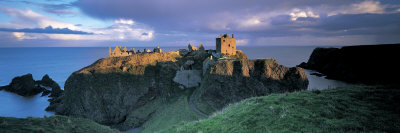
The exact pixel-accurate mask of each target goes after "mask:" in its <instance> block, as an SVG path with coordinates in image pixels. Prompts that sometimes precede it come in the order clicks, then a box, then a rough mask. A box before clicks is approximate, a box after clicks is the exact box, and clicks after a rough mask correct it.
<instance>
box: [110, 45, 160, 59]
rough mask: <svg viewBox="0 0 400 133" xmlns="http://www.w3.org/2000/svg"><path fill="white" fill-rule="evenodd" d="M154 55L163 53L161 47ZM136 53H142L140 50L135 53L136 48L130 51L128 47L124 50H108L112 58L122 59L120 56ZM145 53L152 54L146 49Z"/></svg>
mask: <svg viewBox="0 0 400 133" xmlns="http://www.w3.org/2000/svg"><path fill="white" fill-rule="evenodd" d="M153 52H154V53H161V52H162V49H161V48H160V46H157V47H156V48H154V50H153ZM136 53H141V52H140V51H139V50H138V51H137V52H135V48H130V50H128V49H127V48H126V46H125V47H124V48H121V46H116V47H115V49H114V50H111V47H109V48H108V54H109V56H110V57H120V56H130V55H133V54H136ZM143 53H152V52H151V50H150V49H144V50H143Z"/></svg>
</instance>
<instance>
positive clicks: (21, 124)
mask: <svg viewBox="0 0 400 133" xmlns="http://www.w3.org/2000/svg"><path fill="white" fill-rule="evenodd" d="M35 132H37V133H43V132H51V133H64V132H65V133H71V132H74V133H113V132H115V133H117V132H118V131H117V130H113V129H111V128H109V127H107V126H103V125H100V124H97V123H95V122H93V121H91V120H88V119H84V118H73V117H66V116H58V115H56V116H51V117H46V118H33V117H29V118H25V119H21V118H12V117H0V133H35Z"/></svg>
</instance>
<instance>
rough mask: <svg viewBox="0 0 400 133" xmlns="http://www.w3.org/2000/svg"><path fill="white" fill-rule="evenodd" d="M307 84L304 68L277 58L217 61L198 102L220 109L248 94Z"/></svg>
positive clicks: (201, 90) (296, 88)
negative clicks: (279, 62)
mask: <svg viewBox="0 0 400 133" xmlns="http://www.w3.org/2000/svg"><path fill="white" fill-rule="evenodd" d="M307 86H308V79H307V76H306V74H305V72H304V71H303V69H302V68H299V67H293V68H288V67H285V66H283V65H279V64H278V62H277V61H276V60H274V59H257V60H226V61H218V62H216V63H215V65H213V66H211V67H210V69H209V71H207V73H206V74H205V77H204V80H203V81H202V86H201V88H200V89H199V92H200V93H199V95H198V96H196V98H197V102H195V103H206V104H207V105H209V106H211V107H212V108H214V109H216V110H218V109H221V108H223V107H224V106H225V105H227V104H229V103H234V102H238V101H241V100H243V99H245V98H249V97H254V96H264V95H268V94H271V93H283V92H293V91H299V90H306V89H307Z"/></svg>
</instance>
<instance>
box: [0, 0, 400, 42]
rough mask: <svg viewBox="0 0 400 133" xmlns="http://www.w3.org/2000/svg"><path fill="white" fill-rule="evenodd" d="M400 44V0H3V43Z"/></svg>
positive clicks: (0, 2) (0, 25)
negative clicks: (230, 37) (226, 38)
mask: <svg viewBox="0 0 400 133" xmlns="http://www.w3.org/2000/svg"><path fill="white" fill-rule="evenodd" d="M225 33H227V34H235V37H236V39H237V45H238V46H347V45H367V44H384V43H400V1H398V0H382V1H378V0H334V1H333V0H331V1H326V0H0V47H104V46H115V45H122V46H131V47H152V46H155V45H159V46H186V45H187V44H188V43H191V44H193V45H195V46H196V45H199V44H200V43H202V44H203V45H205V46H215V38H217V37H218V36H219V35H220V34H225Z"/></svg>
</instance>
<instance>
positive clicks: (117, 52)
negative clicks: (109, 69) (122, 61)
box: [108, 46, 135, 57]
mask: <svg viewBox="0 0 400 133" xmlns="http://www.w3.org/2000/svg"><path fill="white" fill-rule="evenodd" d="M132 50H135V49H131V51H128V49H127V48H126V46H125V47H124V48H121V46H116V47H115V49H114V50H113V51H111V47H109V48H108V54H109V56H110V57H119V56H129V55H132V54H134V53H135V51H132Z"/></svg>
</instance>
